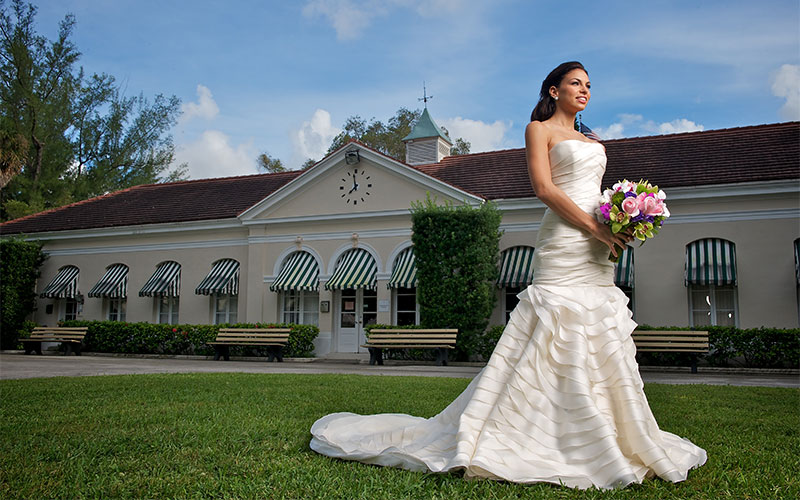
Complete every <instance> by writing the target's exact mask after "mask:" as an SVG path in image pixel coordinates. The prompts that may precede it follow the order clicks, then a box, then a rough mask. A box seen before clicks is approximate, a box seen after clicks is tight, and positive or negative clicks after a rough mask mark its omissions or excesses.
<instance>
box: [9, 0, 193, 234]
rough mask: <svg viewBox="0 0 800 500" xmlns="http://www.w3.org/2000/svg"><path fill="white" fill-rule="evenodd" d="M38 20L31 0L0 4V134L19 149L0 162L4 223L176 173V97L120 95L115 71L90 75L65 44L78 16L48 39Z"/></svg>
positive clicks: (76, 53) (74, 50)
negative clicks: (173, 134)
mask: <svg viewBox="0 0 800 500" xmlns="http://www.w3.org/2000/svg"><path fill="white" fill-rule="evenodd" d="M35 17H36V7H35V6H33V5H31V4H26V3H24V2H23V1H22V0H13V1H12V3H11V6H10V7H9V8H7V6H6V3H5V0H0V140H2V141H3V145H4V146H5V144H7V143H9V142H11V143H12V146H14V147H15V149H14V151H15V152H14V153H13V154H10V155H7V154H6V153H5V152H4V153H3V156H2V158H0V165H1V166H2V168H3V175H4V180H6V181H7V185H6V186H5V189H3V191H2V194H1V196H2V197H1V198H0V202H2V203H1V205H0V216H1V217H2V219H3V220H7V219H9V218H14V217H18V216H21V215H26V214H29V213H35V212H38V211H41V210H44V209H47V208H52V207H58V206H61V205H63V204H66V203H70V202H72V201H76V200H80V199H85V198H88V197H91V196H96V195H99V194H104V193H107V192H110V191H115V190H119V189H123V188H126V187H130V186H134V185H137V184H142V183H152V182H158V181H160V180H163V178H164V177H162V176H166V178H168V179H171V180H175V179H177V178H181V177H182V171H183V167H179V168H178V169H176V170H173V171H172V172H170V171H169V170H170V164H171V163H172V161H173V157H174V146H173V144H172V137H171V136H170V135H169V130H170V128H171V127H172V126H173V125H174V124H175V121H176V119H177V116H178V113H179V111H180V102H179V101H178V99H177V98H176V97H174V96H173V97H169V98H166V97H164V96H161V95H159V96H156V97H155V99H153V101H152V102H150V101H149V100H148V99H146V98H144V96H141V95H140V96H138V97H126V96H124V94H123V92H122V91H121V89H120V87H119V86H118V85H117V84H116V82H115V80H114V78H113V77H112V76H109V75H92V76H90V77H87V76H86V75H85V74H84V72H83V70H82V69H76V63H77V61H78V59H79V57H80V52H79V51H78V50H77V48H76V47H75V45H74V44H73V43H72V42H71V40H70V37H71V35H72V30H73V29H74V26H75V18H74V17H73V16H72V15H67V16H65V17H64V19H63V20H62V21H61V23H60V25H59V30H58V35H57V36H56V38H55V40H48V39H47V38H46V37H44V36H42V35H39V34H37V32H36V30H35ZM6 178H7V179H6Z"/></svg>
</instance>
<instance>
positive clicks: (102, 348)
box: [61, 321, 319, 358]
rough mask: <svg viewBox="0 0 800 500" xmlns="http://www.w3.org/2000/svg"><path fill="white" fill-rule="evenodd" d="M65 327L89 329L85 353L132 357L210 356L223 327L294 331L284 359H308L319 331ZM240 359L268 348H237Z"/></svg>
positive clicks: (114, 324)
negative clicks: (151, 355)
mask: <svg viewBox="0 0 800 500" xmlns="http://www.w3.org/2000/svg"><path fill="white" fill-rule="evenodd" d="M61 324H62V325H63V326H87V327H89V330H88V331H87V332H86V337H85V339H84V350H85V351H88V352H108V353H130V354H170V355H175V354H196V355H201V356H210V355H213V354H214V348H213V347H211V346H208V345H206V343H207V342H212V341H213V340H214V339H215V338H216V337H217V333H218V332H219V329H220V328H291V329H292V333H291V334H289V344H288V345H287V346H286V349H285V350H284V356H286V357H293V358H307V357H311V356H312V355H313V353H314V339H315V338H316V337H317V335H319V328H318V327H316V326H313V325H297V324H274V323H269V324H261V323H237V324H235V325H165V324H153V323H123V322H119V321H64V322H62V323H61ZM231 354H233V355H237V356H250V355H252V356H265V355H266V354H267V350H266V348H260V347H248V346H233V347H231Z"/></svg>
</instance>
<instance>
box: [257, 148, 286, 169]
mask: <svg viewBox="0 0 800 500" xmlns="http://www.w3.org/2000/svg"><path fill="white" fill-rule="evenodd" d="M257 161H258V169H259V170H263V171H264V172H268V173H276V172H286V167H284V166H283V162H281V160H279V159H278V158H272V157H271V156H270V155H269V153H267V152H266V151H265V152H263V153H261V154H260V155H258V160H257Z"/></svg>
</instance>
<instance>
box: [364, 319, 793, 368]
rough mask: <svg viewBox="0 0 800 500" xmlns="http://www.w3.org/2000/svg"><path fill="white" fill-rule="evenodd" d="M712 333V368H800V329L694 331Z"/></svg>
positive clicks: (477, 351) (677, 357) (497, 330)
mask: <svg viewBox="0 0 800 500" xmlns="http://www.w3.org/2000/svg"><path fill="white" fill-rule="evenodd" d="M368 328H410V329H415V328H416V329H418V328H422V327H420V326H416V325H413V326H394V325H371V326H369V327H368ZM504 329H505V327H504V326H503V325H497V326H492V327H490V328H488V329H487V330H486V331H485V332H484V333H483V335H481V336H480V337H479V338H478V339H476V341H475V342H473V346H472V347H473V348H472V351H471V352H470V354H471V356H470V358H471V359H483V360H488V359H489V357H490V356H491V355H492V351H494V347H495V346H496V345H497V341H498V340H500V336H501V335H502V334H503V330H504ZM638 329H639V330H690V329H691V328H688V327H683V328H681V327H654V326H649V325H639V327H638ZM694 329H695V330H704V331H708V339H709V353H708V354H707V355H704V356H701V357H700V360H701V362H705V363H706V364H708V365H709V366H723V367H724V366H740V367H747V368H798V367H800V328H790V329H781V328H764V327H762V328H748V329H740V328H734V327H729V326H706V327H698V328H694ZM387 354H388V357H389V358H390V359H408V360H433V359H434V358H435V353H434V352H433V351H432V350H430V349H402V350H401V349H392V350H390V351H388V352H387ZM691 356H692V355H691V354H682V353H654V352H648V353H640V354H638V355H637V358H638V359H639V363H640V364H642V365H657V366H689V365H690V364H691Z"/></svg>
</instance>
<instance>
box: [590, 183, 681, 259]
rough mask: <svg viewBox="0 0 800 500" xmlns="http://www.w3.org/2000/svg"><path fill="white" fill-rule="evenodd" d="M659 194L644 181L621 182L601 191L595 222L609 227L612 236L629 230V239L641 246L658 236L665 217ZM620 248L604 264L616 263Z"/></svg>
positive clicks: (662, 194) (666, 215)
mask: <svg viewBox="0 0 800 500" xmlns="http://www.w3.org/2000/svg"><path fill="white" fill-rule="evenodd" d="M666 198H667V195H666V193H664V191H663V190H660V189H658V186H653V185H652V184H650V183H649V182H648V181H645V180H640V181H639V182H630V181H628V180H627V179H626V180H622V181H619V182H617V183H616V184H614V185H613V186H611V188H609V189H606V190H605V191H603V196H602V197H601V198H600V206H599V207H598V208H597V209H596V210H595V215H596V216H597V220H598V221H600V222H602V223H604V224H608V225H609V226H611V231H612V232H613V233H619V232H622V231H627V230H628V229H631V228H632V229H633V236H634V237H635V238H636V239H638V240H640V241H641V242H642V243H641V244H644V242H645V240H646V239H647V238H652V237H653V236H655V235H656V234H658V230H659V229H661V226H662V225H663V224H664V219H666V218H667V217H669V210H668V209H667V204H666V203H664V200H665V199H666ZM622 250H623V249H622V248H619V247H617V257H614V254H613V253H611V254H609V256H608V260H610V261H612V262H617V261H618V260H619V257H620V256H622Z"/></svg>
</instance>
